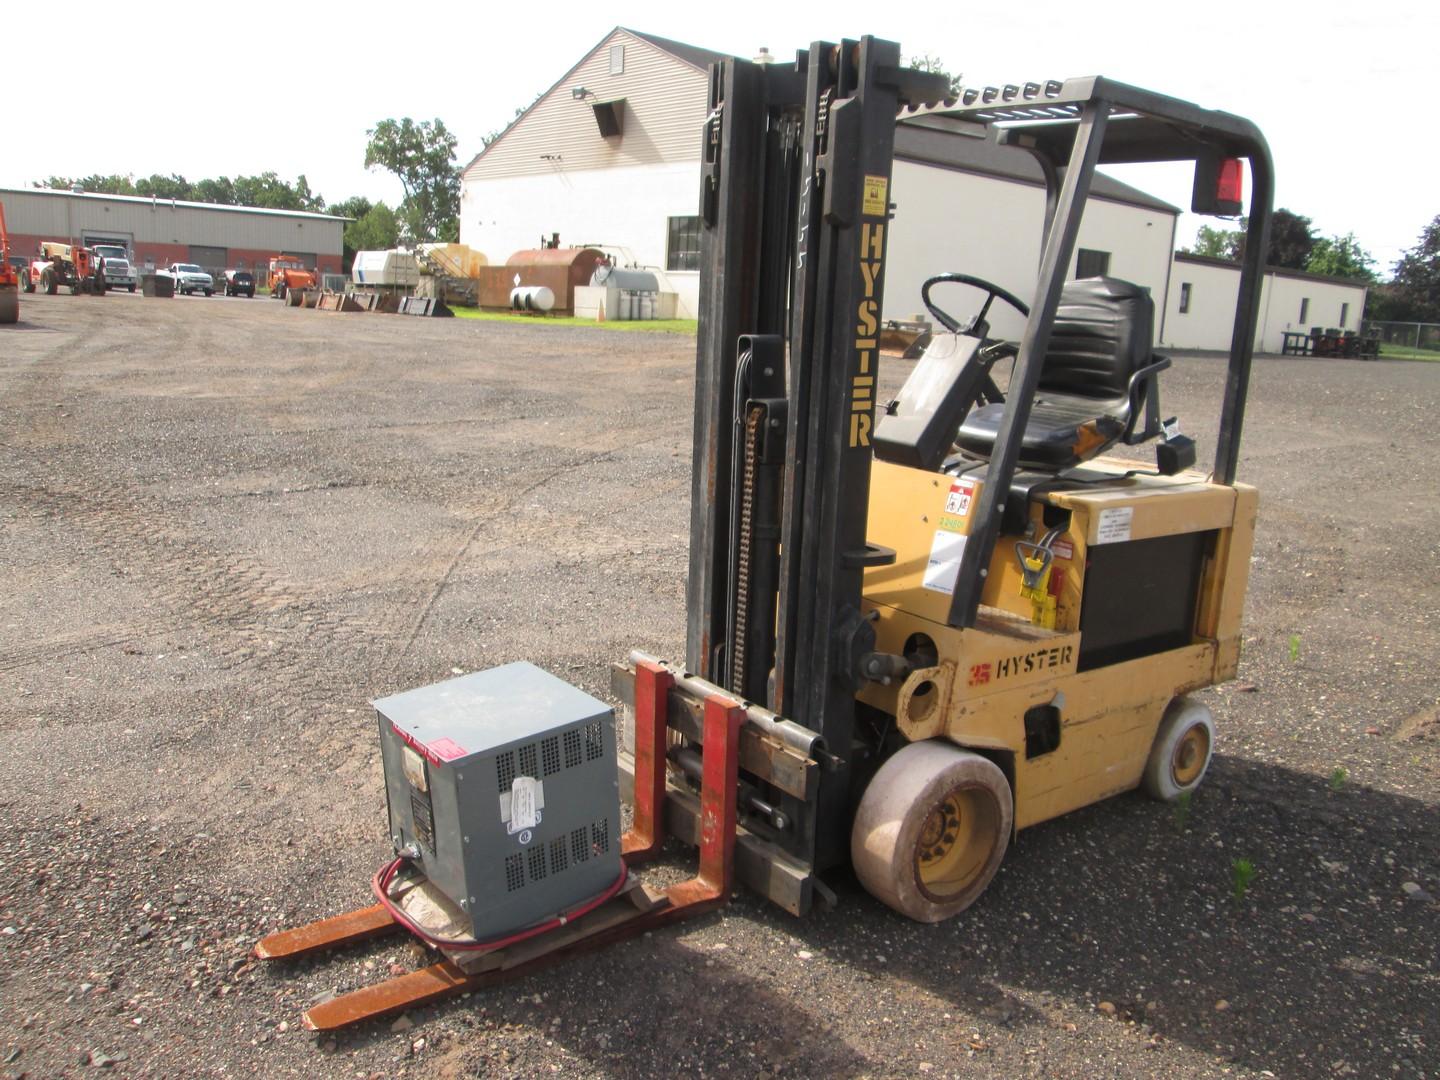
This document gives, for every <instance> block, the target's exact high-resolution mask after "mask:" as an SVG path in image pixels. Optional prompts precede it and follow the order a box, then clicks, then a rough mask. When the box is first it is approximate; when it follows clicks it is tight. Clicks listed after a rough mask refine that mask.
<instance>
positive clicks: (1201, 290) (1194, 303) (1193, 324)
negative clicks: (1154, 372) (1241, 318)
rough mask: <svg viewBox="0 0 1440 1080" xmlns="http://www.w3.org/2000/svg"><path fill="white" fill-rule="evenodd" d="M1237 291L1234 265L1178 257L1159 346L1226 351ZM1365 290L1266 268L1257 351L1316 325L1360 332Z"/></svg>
mask: <svg viewBox="0 0 1440 1080" xmlns="http://www.w3.org/2000/svg"><path fill="white" fill-rule="evenodd" d="M1122 276H1123V275H1122ZM1239 288H1240V267H1239V265H1238V264H1236V263H1232V262H1228V261H1226V260H1224V259H1212V258H1209V257H1208V256H1204V255H1190V254H1187V253H1184V252H1177V253H1176V255H1175V259H1174V269H1173V271H1172V272H1171V284H1170V292H1169V296H1168V297H1167V300H1166V305H1165V308H1166V310H1165V323H1164V331H1163V333H1162V334H1161V341H1162V343H1163V344H1165V345H1168V346H1170V347H1171V348H1177V349H1229V348H1230V332H1231V329H1232V327H1233V326H1234V320H1235V301H1236V295H1237V293H1238V291H1239ZM1366 291H1367V289H1366V286H1365V285H1364V284H1363V283H1361V282H1355V281H1347V280H1345V279H1344V278H1333V277H1324V276H1322V275H1319V274H1308V273H1305V272H1304V271H1302V270H1286V269H1282V268H1280V267H1274V266H1272V267H1269V268H1268V269H1267V270H1266V271H1265V282H1264V285H1263V287H1262V289H1261V293H1260V317H1259V319H1258V321H1257V323H1256V327H1255V350H1256V351H1257V352H1267V353H1278V352H1280V351H1281V349H1282V347H1283V346H1284V343H1285V334H1286V333H1287V332H1288V333H1295V334H1302V333H1303V334H1309V333H1310V331H1311V329H1312V328H1314V327H1317V326H1318V327H1323V328H1326V329H1332V328H1333V329H1336V330H1351V331H1355V330H1359V329H1360V320H1361V319H1362V318H1363V317H1364V314H1365V296H1366Z"/></svg>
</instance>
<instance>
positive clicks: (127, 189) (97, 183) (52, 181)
mask: <svg viewBox="0 0 1440 1080" xmlns="http://www.w3.org/2000/svg"><path fill="white" fill-rule="evenodd" d="M77 184H78V185H79V186H80V188H81V190H82V191H93V192H97V193H99V194H102V195H134V194H135V181H134V179H133V178H132V177H129V176H120V175H118V174H115V173H111V174H110V175H101V174H100V173H91V174H90V175H89V176H81V177H75V178H73V179H72V178H71V177H68V176H47V177H46V178H45V179H44V180H42V181H40V182H39V183H37V184H36V185H35V186H36V187H42V188H53V189H55V190H56V191H70V190H72V189H73V188H74V187H75V186H76V185H77Z"/></svg>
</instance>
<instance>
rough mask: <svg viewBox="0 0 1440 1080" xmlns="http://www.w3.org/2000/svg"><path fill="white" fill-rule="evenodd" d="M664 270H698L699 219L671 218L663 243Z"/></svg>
mask: <svg viewBox="0 0 1440 1080" xmlns="http://www.w3.org/2000/svg"><path fill="white" fill-rule="evenodd" d="M665 269H666V270H699V269H700V219H699V218H698V217H672V218H671V219H670V235H669V237H668V239H667V240H666V243H665Z"/></svg>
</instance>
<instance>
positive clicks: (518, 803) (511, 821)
mask: <svg viewBox="0 0 1440 1080" xmlns="http://www.w3.org/2000/svg"><path fill="white" fill-rule="evenodd" d="M544 809H545V784H544V782H543V781H540V780H536V779H535V778H534V777H533V776H517V777H516V778H515V780H514V782H513V783H511V785H510V790H509V791H502V792H501V793H500V820H501V821H503V822H504V823H505V831H506V832H507V833H508V834H509V835H511V836H514V835H515V834H516V833H517V832H520V831H521V830H523V829H533V828H534V827H535V826H536V825H539V824H540V819H541V817H542V815H541V811H542V810H544Z"/></svg>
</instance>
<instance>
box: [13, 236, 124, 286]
mask: <svg viewBox="0 0 1440 1080" xmlns="http://www.w3.org/2000/svg"><path fill="white" fill-rule="evenodd" d="M30 284H31V286H32V288H31V289H30V290H28V291H30V292H34V291H35V290H36V289H38V290H39V291H40V292H43V293H45V294H47V295H49V296H54V295H55V294H56V293H57V292H58V291H59V290H60V286H61V285H68V286H69V287H70V294H71V295H72V296H74V295H77V294H79V293H82V292H86V293H93V294H95V295H96V296H103V295H104V294H105V275H104V273H103V270H102V268H101V266H100V264H99V263H98V262H97V261H96V259H95V253H94V252H93V251H91V250H90V249H89V248H87V247H81V246H80V245H78V244H66V243H63V242H62V241H59V240H45V241H43V242H42V243H41V244H40V258H38V259H36V260H34V261H33V262H32V263H31V264H30Z"/></svg>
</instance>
